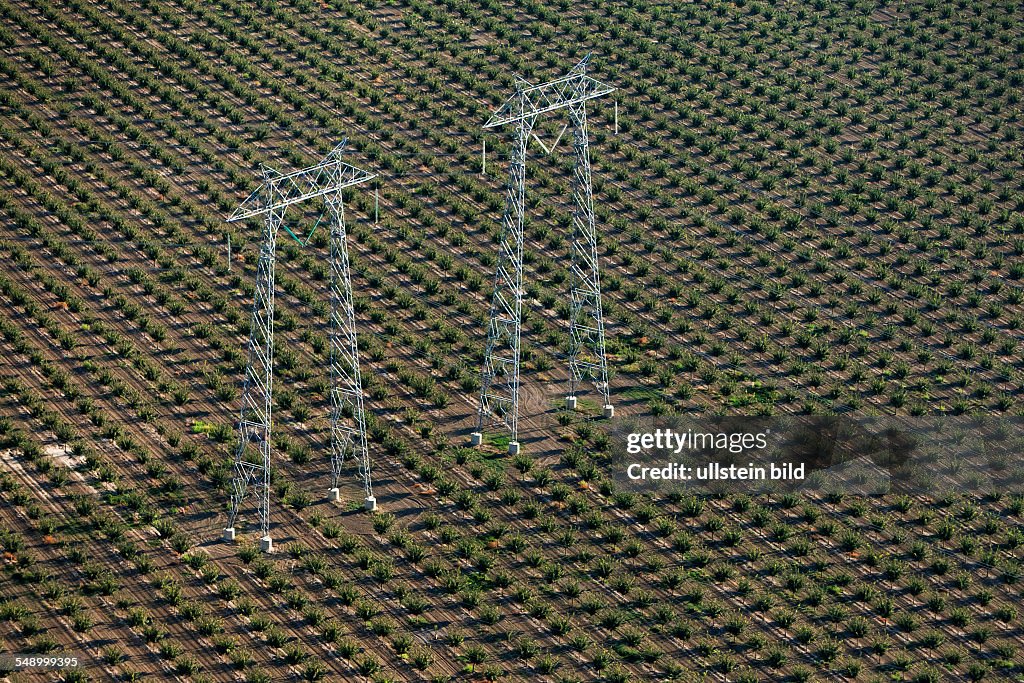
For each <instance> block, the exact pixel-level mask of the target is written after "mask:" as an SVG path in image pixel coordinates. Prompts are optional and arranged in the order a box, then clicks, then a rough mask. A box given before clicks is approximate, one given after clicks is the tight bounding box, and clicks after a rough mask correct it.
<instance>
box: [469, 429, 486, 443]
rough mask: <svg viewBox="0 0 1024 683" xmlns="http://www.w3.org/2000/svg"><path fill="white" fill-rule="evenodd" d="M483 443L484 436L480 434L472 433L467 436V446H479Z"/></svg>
mask: <svg viewBox="0 0 1024 683" xmlns="http://www.w3.org/2000/svg"><path fill="white" fill-rule="evenodd" d="M483 442H484V435H483V434H481V433H480V432H473V433H472V434H470V435H469V445H471V446H479V445H480V444H482V443H483Z"/></svg>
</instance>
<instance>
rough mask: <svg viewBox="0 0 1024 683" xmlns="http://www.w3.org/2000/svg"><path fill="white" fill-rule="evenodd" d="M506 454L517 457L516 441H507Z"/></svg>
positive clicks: (517, 446) (517, 443)
mask: <svg viewBox="0 0 1024 683" xmlns="http://www.w3.org/2000/svg"><path fill="white" fill-rule="evenodd" d="M508 454H509V455H519V442H518V441H509V442H508Z"/></svg>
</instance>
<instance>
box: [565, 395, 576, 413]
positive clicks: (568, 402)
mask: <svg viewBox="0 0 1024 683" xmlns="http://www.w3.org/2000/svg"><path fill="white" fill-rule="evenodd" d="M565 409H566V410H576V397H575V396H566V397H565Z"/></svg>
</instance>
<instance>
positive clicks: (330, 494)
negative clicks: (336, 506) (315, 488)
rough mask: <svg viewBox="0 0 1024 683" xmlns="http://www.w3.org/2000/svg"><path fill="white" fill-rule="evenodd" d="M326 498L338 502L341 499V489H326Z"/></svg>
mask: <svg viewBox="0 0 1024 683" xmlns="http://www.w3.org/2000/svg"><path fill="white" fill-rule="evenodd" d="M327 500H329V501H330V502H332V503H338V502H340V501H341V489H328V490H327Z"/></svg>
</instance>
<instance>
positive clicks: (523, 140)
mask: <svg viewBox="0 0 1024 683" xmlns="http://www.w3.org/2000/svg"><path fill="white" fill-rule="evenodd" d="M589 62H590V55H589V54H588V55H587V56H586V57H584V58H583V59H582V60H581V61H580V62H579V63H578V64H577V65H576V66H574V67H573V68H572V70H570V71H569V73H567V74H566V75H565V76H563V77H561V78H558V79H556V80H553V81H550V82H548V83H542V84H541V85H530V84H529V83H527V82H526V81H525V80H523V79H522V78H519V77H518V76H517V77H516V92H515V94H514V95H513V96H512V97H511V98H509V99H508V100H507V101H506V102H505V103H504V104H503V105H501V106H500V107H499V108H498V110H497V111H496V112H495V113H494V114H493V115H492V116H491V118H490V120H489V121H488V122H487V124H486V125H484V128H485V129H487V128H495V127H497V126H503V125H506V124H515V139H514V145H513V149H512V155H511V161H510V164H509V173H508V183H507V185H506V188H505V210H504V213H503V214H502V219H501V222H502V227H501V243H500V245H499V248H498V265H497V272H496V273H495V276H494V295H493V297H492V299H491V313H490V322H489V324H488V328H487V347H486V350H485V353H484V365H483V371H482V373H481V375H482V376H481V387H480V409H479V411H478V414H477V431H475V432H473V435H472V443H473V445H480V444H481V443H482V442H483V431H484V426H485V424H486V423H487V422H488V420H492V421H498V422H500V423H501V424H503V425H504V426H505V427H506V428H507V429H508V431H509V434H510V441H509V444H508V452H509V454H512V455H515V454H516V453H518V452H519V441H518V429H519V424H518V420H519V356H520V353H519V351H520V338H521V332H522V305H523V216H524V212H525V195H526V150H527V147H528V146H529V143H530V138H531V136H532V137H533V138H535V139H537V141H538V143H540V144H541V146H542V147H544V144H543V142H541V141H540V139H539V138H537V136H536V134H535V133H534V132H533V127H534V124H535V123H536V121H537V118H538V117H539V116H541V115H542V114H546V113H548V112H553V111H558V110H562V109H565V110H567V111H568V114H569V122H568V123H567V124H566V126H568V125H570V124H571V125H572V129H573V132H572V136H573V152H574V154H575V157H576V161H575V166H574V169H573V205H574V206H573V218H572V245H571V247H570V251H569V254H570V262H569V273H570V301H569V303H570V316H569V333H570V342H569V393H568V395H567V396H566V407H567V408H569V409H570V410H575V409H576V393H577V391H578V390H579V388H580V385H581V384H582V383H583V382H584V381H586V380H587V379H588V378H589V379H591V380H593V382H594V385H595V387H596V388H597V390H598V391H600V392H601V395H602V398H603V406H604V408H603V410H604V415H605V417H612V416H613V415H614V414H615V409H614V408H613V407H612V405H611V399H610V397H609V393H608V392H609V388H608V362H607V358H606V356H605V343H604V318H603V315H602V313H601V280H600V276H599V272H598V263H597V232H596V229H595V227H594V200H593V195H592V192H591V187H590V155H589V150H588V144H587V112H586V102H587V100H592V99H594V98H596V97H600V96H602V95H607V94H608V93H610V92H613V91H614V90H615V89H614V88H612V87H609V86H607V85H605V84H603V83H601V82H599V81H597V80H595V79H593V78H591V77H590V76H587V73H586V72H587V66H588V64H589ZM562 130H563V132H564V131H565V128H563V129H562ZM559 139H561V135H559ZM557 143H558V140H556V141H555V143H554V144H553V145H552V149H553V148H554V146H555V145H557ZM545 151H547V152H550V151H551V150H549V149H547V148H545Z"/></svg>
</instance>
